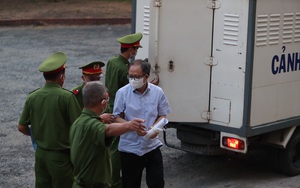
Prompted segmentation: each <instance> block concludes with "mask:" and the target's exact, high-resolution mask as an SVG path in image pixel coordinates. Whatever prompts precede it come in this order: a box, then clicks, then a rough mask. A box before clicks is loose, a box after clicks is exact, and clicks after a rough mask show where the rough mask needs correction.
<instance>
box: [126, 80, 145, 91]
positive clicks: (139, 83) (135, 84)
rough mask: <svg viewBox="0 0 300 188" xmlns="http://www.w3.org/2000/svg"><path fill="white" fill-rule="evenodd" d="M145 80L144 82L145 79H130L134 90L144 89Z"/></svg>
mask: <svg viewBox="0 0 300 188" xmlns="http://www.w3.org/2000/svg"><path fill="white" fill-rule="evenodd" d="M143 80H144V77H143V78H140V79H138V80H134V79H133V78H130V79H129V83H130V85H131V86H132V87H133V89H139V88H141V87H143V85H144V84H145V83H144V82H143Z"/></svg>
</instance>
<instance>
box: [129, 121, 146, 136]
mask: <svg viewBox="0 0 300 188" xmlns="http://www.w3.org/2000/svg"><path fill="white" fill-rule="evenodd" d="M144 122H145V120H143V119H139V118H135V119H133V120H131V121H130V122H129V123H130V127H131V129H132V130H133V131H135V132H136V133H137V134H138V135H139V136H145V135H146V134H147V131H146V126H145V125H143V123H144Z"/></svg>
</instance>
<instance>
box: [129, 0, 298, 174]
mask: <svg viewBox="0 0 300 188" xmlns="http://www.w3.org/2000/svg"><path fill="white" fill-rule="evenodd" d="M133 10H134V11H133V12H134V15H133V18H135V19H133V24H132V25H133V32H142V33H143V35H144V37H143V39H142V41H141V45H142V46H143V48H142V49H140V50H139V53H138V56H137V57H136V58H145V57H147V58H148V59H149V62H150V63H151V65H152V67H153V70H152V73H151V76H152V77H159V86H160V87H161V88H162V89H163V90H164V92H165V94H166V96H167V97H168V100H169V102H170V105H171V108H172V113H171V114H170V115H168V120H169V124H168V125H167V126H166V130H165V132H164V137H165V138H164V139H165V143H166V145H167V146H169V147H174V148H179V149H182V150H185V151H188V152H194V153H199V154H202V155H214V154H218V153H220V151H225V150H229V151H232V152H239V153H245V154H246V153H247V152H248V150H249V146H251V145H254V144H258V145H265V146H268V147H270V148H274V151H275V152H274V158H276V159H277V163H278V164H279V166H280V168H281V170H282V171H283V172H284V173H285V174H287V175H290V176H293V175H298V174H299V173H300V128H298V125H300V1H299V0H151V1H150V0H135V1H133ZM172 129H175V130H176V134H175V135H176V137H177V138H178V140H179V141H180V144H178V145H176V144H173V143H170V142H168V140H170V139H169V136H168V135H170V134H167V133H168V131H170V130H172ZM224 149H225V150H224Z"/></svg>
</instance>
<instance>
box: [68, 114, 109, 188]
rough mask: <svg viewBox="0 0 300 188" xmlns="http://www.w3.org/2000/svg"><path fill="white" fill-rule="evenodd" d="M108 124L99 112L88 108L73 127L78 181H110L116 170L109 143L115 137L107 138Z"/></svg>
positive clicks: (94, 182) (106, 183) (74, 157)
mask: <svg viewBox="0 0 300 188" xmlns="http://www.w3.org/2000/svg"><path fill="white" fill-rule="evenodd" d="M105 127H106V125H105V124H103V123H102V122H101V121H100V118H99V116H98V115H97V114H96V113H94V112H92V111H90V110H87V109H83V111H82V114H81V115H80V117H79V118H78V119H77V120H76V121H75V122H74V123H73V125H72V127H71V130H70V144H71V161H72V163H73V166H74V181H75V182H76V183H78V184H79V185H80V184H83V185H84V184H85V185H95V184H104V185H109V181H110V179H111V173H112V172H111V159H110V153H109V148H108V146H109V145H110V143H111V141H112V139H110V138H109V139H106V137H105Z"/></svg>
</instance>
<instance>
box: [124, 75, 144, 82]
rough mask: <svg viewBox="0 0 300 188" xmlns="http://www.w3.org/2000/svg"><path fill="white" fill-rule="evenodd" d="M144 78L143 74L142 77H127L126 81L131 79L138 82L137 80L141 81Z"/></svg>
mask: <svg viewBox="0 0 300 188" xmlns="http://www.w3.org/2000/svg"><path fill="white" fill-rule="evenodd" d="M144 77H145V74H144V75H142V76H133V75H127V78H128V80H131V79H133V80H135V81H138V80H140V79H142V78H144Z"/></svg>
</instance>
